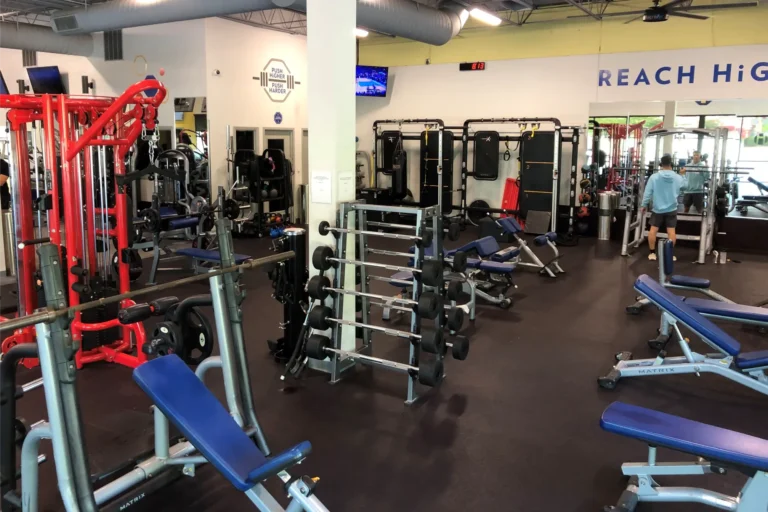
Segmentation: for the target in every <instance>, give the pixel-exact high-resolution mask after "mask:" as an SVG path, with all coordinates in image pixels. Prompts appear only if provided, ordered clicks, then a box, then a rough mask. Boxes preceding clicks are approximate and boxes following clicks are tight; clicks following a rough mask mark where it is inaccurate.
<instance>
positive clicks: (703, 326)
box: [598, 275, 768, 394]
mask: <svg viewBox="0 0 768 512" xmlns="http://www.w3.org/2000/svg"><path fill="white" fill-rule="evenodd" d="M635 290H637V291H638V292H639V293H640V294H641V295H642V296H644V297H646V298H647V299H648V300H649V301H650V303H651V304H653V305H655V306H656V307H658V308H659V309H660V310H661V311H662V316H663V317H664V318H663V321H664V322H666V323H667V324H668V325H669V326H670V328H671V330H672V332H673V333H674V335H675V337H676V339H677V341H678V345H679V346H680V349H681V351H682V352H683V355H682V356H680V357H667V356H666V352H665V351H663V350H662V351H661V352H660V353H659V355H658V357H656V358H654V359H638V360H632V354H631V353H630V352H621V353H619V354H617V355H616V359H617V360H618V363H617V364H616V365H615V366H614V367H613V369H612V370H611V371H610V373H609V374H608V375H606V376H604V377H600V378H598V384H599V385H600V386H601V387H603V388H606V389H613V388H615V387H616V384H617V383H618V381H619V379H621V378H624V377H647V376H652V375H675V374H683V373H695V374H697V375H698V374H700V373H715V374H717V375H721V376H723V377H725V378H727V379H730V380H732V381H734V382H737V383H739V384H742V385H744V386H747V387H748V388H751V389H753V390H755V391H758V392H760V393H763V394H768V375H766V370H768V350H759V351H755V352H747V353H744V352H742V351H741V345H740V344H739V342H738V341H736V340H735V339H734V338H733V337H731V336H730V335H729V334H727V333H726V332H725V331H723V330H722V329H720V328H719V327H718V326H716V325H715V324H713V323H712V322H711V321H710V320H708V319H707V318H705V317H704V316H703V315H701V314H700V313H699V312H698V311H696V310H695V309H694V308H693V307H691V306H690V305H689V304H687V303H686V302H685V301H683V300H681V299H680V297H678V296H677V295H675V294H673V293H672V292H670V291H669V290H668V289H666V288H665V287H664V286H662V285H661V284H659V283H658V282H656V281H655V280H654V279H653V278H652V277H650V276H648V275H642V276H640V277H639V278H638V279H637V281H636V282H635ZM679 325H682V326H685V327H687V328H688V329H689V330H690V331H691V332H692V333H693V334H695V335H696V336H698V337H699V338H701V340H702V341H703V342H704V343H706V344H707V345H709V346H710V347H711V348H712V349H714V350H715V351H716V352H715V353H711V354H699V353H697V352H694V351H693V350H692V349H691V347H690V345H689V343H688V342H687V341H686V340H685V338H684V337H683V335H682V333H681V332H680V328H679Z"/></svg>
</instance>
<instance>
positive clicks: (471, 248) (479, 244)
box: [425, 236, 501, 258]
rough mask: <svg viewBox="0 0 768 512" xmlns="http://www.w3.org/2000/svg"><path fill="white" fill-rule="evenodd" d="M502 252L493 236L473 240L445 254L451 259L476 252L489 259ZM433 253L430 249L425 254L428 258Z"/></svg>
mask: <svg viewBox="0 0 768 512" xmlns="http://www.w3.org/2000/svg"><path fill="white" fill-rule="evenodd" d="M500 250H501V247H499V242H497V241H496V239H495V238H493V237H492V236H484V237H483V238H480V239H478V240H472V241H471V242H469V243H467V244H464V245H462V246H461V247H458V248H456V249H451V250H447V251H444V254H445V255H446V256H449V257H450V256H453V255H454V254H456V253H457V252H459V251H461V252H465V253H467V254H469V253H473V252H476V253H477V254H478V255H479V256H481V257H483V258H487V257H489V256H491V255H493V254H496V253H497V252H499V251H500ZM431 252H432V251H431V247H430V249H429V250H428V251H425V254H426V255H427V256H431V255H432V254H431Z"/></svg>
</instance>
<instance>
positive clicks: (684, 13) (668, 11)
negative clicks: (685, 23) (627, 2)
mask: <svg viewBox="0 0 768 512" xmlns="http://www.w3.org/2000/svg"><path fill="white" fill-rule="evenodd" d="M757 5H758V3H757V2H739V3H733V4H712V5H691V0H672V1H671V2H668V3H666V4H664V5H659V0H653V7H649V8H647V9H644V10H642V11H624V12H611V13H603V14H602V15H601V17H603V18H607V17H615V16H635V17H634V18H632V19H631V20H629V21H626V22H624V23H625V24H626V23H632V22H633V21H637V20H640V19H642V20H643V21H644V22H646V23H657V22H660V21H667V19H669V17H670V16H677V17H679V18H689V19H692V20H707V19H709V16H702V15H701V14H691V13H690V11H712V10H715V9H736V8H741V7H755V6H757ZM582 17H583V16H569V18H582Z"/></svg>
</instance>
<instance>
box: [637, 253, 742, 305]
mask: <svg viewBox="0 0 768 512" xmlns="http://www.w3.org/2000/svg"><path fill="white" fill-rule="evenodd" d="M674 250H675V245H674V244H673V243H672V242H671V241H670V240H664V241H659V243H658V244H657V245H656V251H657V255H658V257H659V283H661V284H662V285H663V286H665V287H666V288H670V289H673V290H685V291H690V292H696V293H701V294H703V295H706V296H707V297H709V298H710V299H713V300H717V301H721V302H728V303H731V304H733V301H732V300H730V299H728V298H727V297H723V296H722V295H720V294H719V293H717V292H715V291H714V290H712V289H711V288H710V286H711V284H712V283H711V282H710V281H709V279H704V278H701V277H691V276H683V275H679V274H675V273H674V272H675V254H674ZM647 305H648V299H644V298H643V297H636V299H635V303H634V304H632V305H631V306H627V308H626V310H627V313H629V314H631V315H637V314H639V313H640V311H641V310H642V308H643V307H644V306H647Z"/></svg>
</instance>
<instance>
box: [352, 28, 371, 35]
mask: <svg viewBox="0 0 768 512" xmlns="http://www.w3.org/2000/svg"><path fill="white" fill-rule="evenodd" d="M355 37H368V31H367V30H365V29H364V28H356V29H355Z"/></svg>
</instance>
